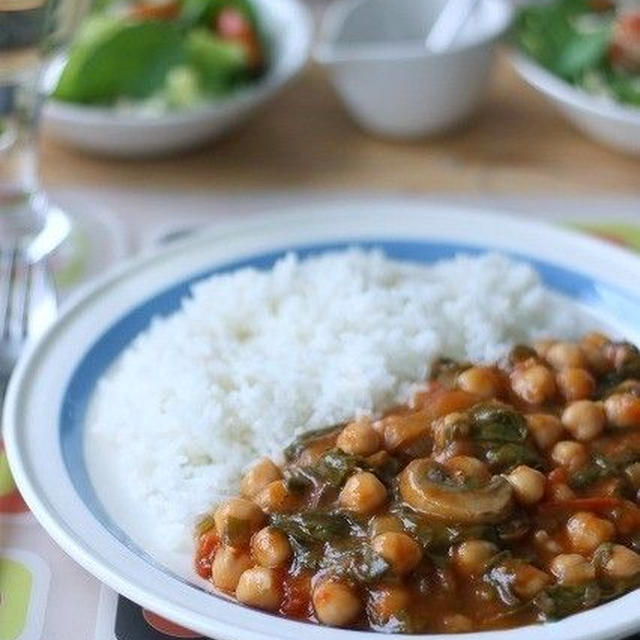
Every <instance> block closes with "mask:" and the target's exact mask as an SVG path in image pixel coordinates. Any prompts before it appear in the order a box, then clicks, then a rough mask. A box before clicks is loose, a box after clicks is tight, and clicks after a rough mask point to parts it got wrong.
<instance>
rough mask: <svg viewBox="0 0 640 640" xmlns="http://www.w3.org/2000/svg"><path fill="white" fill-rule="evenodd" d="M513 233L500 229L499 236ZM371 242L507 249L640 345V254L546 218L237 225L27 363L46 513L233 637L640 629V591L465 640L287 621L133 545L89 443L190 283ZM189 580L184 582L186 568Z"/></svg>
mask: <svg viewBox="0 0 640 640" xmlns="http://www.w3.org/2000/svg"><path fill="white" fill-rule="evenodd" d="M498 230H499V231H498ZM354 244H358V245H361V246H364V247H371V246H376V247H379V248H380V249H383V250H384V251H385V252H387V253H388V255H389V256H390V257H393V258H396V259H400V260H407V261H413V262H423V263H429V262H433V261H435V260H438V259H443V258H447V257H451V256H453V255H455V254H456V253H458V252H466V253H478V252H483V251H487V250H498V251H503V252H507V253H509V254H511V255H512V256H514V257H517V258H518V259H520V260H524V261H526V262H528V263H530V264H531V265H532V266H533V267H534V268H535V269H536V270H537V271H538V272H539V273H540V276H541V278H542V279H543V280H544V282H545V283H546V284H547V285H548V286H549V287H551V288H553V289H554V290H555V291H556V292H557V293H560V294H563V295H565V296H567V297H569V298H571V299H573V300H574V301H575V303H577V304H579V305H581V307H582V308H583V309H584V311H585V313H587V314H589V315H591V316H592V317H594V318H596V319H597V320H598V321H599V322H601V323H602V324H603V326H605V327H607V328H610V329H611V331H613V332H614V333H620V334H621V335H624V336H627V337H628V338H629V339H630V340H632V341H634V342H637V341H638V339H639V338H640V295H639V294H638V287H637V283H638V279H639V278H640V259H639V258H638V257H637V256H635V255H632V254H631V253H629V252H626V251H624V250H622V249H619V248H617V247H614V246H612V245H607V244H605V243H603V242H600V241H597V240H594V239H592V238H588V237H586V236H582V235H579V234H577V233H574V232H570V231H567V230H564V229H561V228H554V227H551V226H548V225H544V224H541V223H539V222H536V223H533V222H523V221H520V220H517V219H514V218H510V217H508V216H498V215H490V214H487V213H486V212H483V211H474V210H472V209H471V210H469V209H465V208H447V207H443V206H441V205H434V204H428V203H426V204H425V203H420V202H416V201H409V200H401V199H398V200H392V201H380V200H361V201H352V202H351V203H346V202H341V203H334V204H318V205H314V206H312V207H311V206H307V207H304V208H303V209H301V210H299V211H297V212H292V213H290V214H284V213H282V212H280V213H278V214H277V215H273V216H270V217H264V218H263V217H259V216H258V217H254V218H252V219H251V220H244V221H234V222H231V223H229V224H227V225H217V226H216V227H215V228H212V229H211V230H209V231H207V232H205V233H204V234H202V235H199V236H193V237H191V238H189V239H187V240H185V241H182V242H177V243H175V244H172V245H169V246H167V247H165V248H163V249H161V250H160V251H156V252H152V253H149V254H147V255H145V256H142V257H140V258H137V259H136V260H135V261H133V262H131V263H129V264H128V265H124V266H123V267H121V268H119V269H118V270H117V271H112V272H111V273H109V274H106V275H104V276H103V277H102V278H101V279H100V280H99V281H96V282H94V283H93V284H91V285H89V286H88V287H87V288H86V289H85V290H84V291H83V292H81V293H80V294H78V296H76V298H75V299H74V300H72V301H70V302H69V303H68V304H67V306H66V308H65V310H63V312H62V313H61V315H60V317H59V319H58V321H57V322H56V323H55V325H54V326H53V327H52V328H51V329H50V330H49V332H48V333H47V334H46V335H45V336H44V337H43V338H42V339H41V341H40V342H39V343H38V344H37V345H33V346H32V347H31V348H30V351H29V353H27V354H26V357H24V358H23V359H21V361H20V363H19V365H18V368H17V370H16V372H15V374H14V376H13V378H12V380H11V383H10V385H9V390H8V393H7V398H6V401H5V405H4V415H3V427H4V432H3V436H4V443H5V446H6V450H7V454H8V458H9V463H10V465H11V469H12V471H13V473H14V477H15V479H16V482H17V483H18V486H19V488H20V491H21V493H22V495H23V497H24V498H25V500H26V501H27V503H28V505H29V507H30V508H31V509H32V511H33V513H34V515H35V516H36V517H37V518H38V519H39V521H40V522H41V523H42V525H43V526H44V527H45V528H46V529H47V531H48V532H49V533H50V534H51V536H52V537H53V538H54V539H55V541H56V542H57V543H58V544H59V545H60V546H61V547H62V548H63V549H64V550H65V551H67V552H68V553H69V555H70V556H71V557H72V558H74V559H75V560H76V561H77V562H79V563H80V564H82V565H83V566H84V567H85V568H86V569H87V570H88V571H90V572H91V573H93V574H94V575H95V576H97V577H98V578H99V579H101V580H103V581H104V582H106V583H107V584H108V585H110V586H111V587H112V588H113V589H115V590H116V591H118V592H120V593H122V594H124V595H125V596H127V597H128V598H130V599H132V600H134V601H136V602H138V603H140V604H141V605H143V606H145V607H146V608H148V609H151V610H152V611H155V612H156V613H158V614H160V615H162V616H164V617H166V618H169V619H171V620H174V621H175V622H177V623H179V624H182V625H184V626H186V627H190V628H192V629H194V630H196V631H198V632H200V633H202V634H204V635H206V636H208V637H212V638H216V639H217V640H301V639H304V640H383V639H384V640H386V639H392V638H393V639H394V640H551V639H553V640H556V639H557V640H605V639H607V640H608V639H614V638H622V637H624V636H625V635H630V634H631V633H633V632H636V631H637V630H638V629H639V628H640V590H635V591H633V592H631V593H629V594H627V595H625V596H623V597H621V598H618V599H616V600H613V601H611V602H608V603H607V604H603V605H601V606H600V607H597V608H595V609H592V610H590V611H586V612H584V613H580V614H578V615H575V616H572V617H569V618H566V619H564V620H561V621H559V622H554V623H549V624H545V625H531V626H527V627H522V628H519V629H511V630H506V631H490V632H484V633H471V634H456V635H455V637H453V638H452V636H451V635H442V634H436V635H420V636H406V635H397V634H387V635H384V636H382V635H380V634H379V633H374V632H365V631H353V630H343V629H330V628H326V627H322V626H319V625H313V624H307V623H303V622H300V621H293V620H286V619H283V618H279V617H276V616H273V615H270V614H267V613H264V612H261V611H256V610H253V609H249V608H246V607H243V606H241V605H239V604H237V603H234V602H230V601H229V600H228V599H224V598H221V597H219V595H216V594H210V593H208V592H206V591H204V590H202V589H201V588H200V587H199V586H198V584H197V582H196V583H194V582H195V581H194V576H193V568H192V565H191V558H190V557H189V556H187V558H186V560H185V563H184V565H183V566H182V569H180V568H178V567H176V568H175V569H174V570H173V571H170V570H168V566H167V558H166V556H158V555H156V559H155V560H153V559H152V558H151V557H150V555H149V554H152V553H153V550H152V549H149V548H147V547H143V548H140V547H139V546H138V545H137V544H135V543H134V541H133V539H132V537H131V536H132V534H133V530H134V529H135V528H136V526H139V524H140V521H139V515H140V514H139V511H140V510H136V509H126V510H124V513H122V514H120V515H117V514H118V508H117V506H116V505H118V504H119V502H120V501H121V498H122V495H121V491H120V490H119V489H118V484H117V482H116V481H115V478H114V477H113V476H112V475H108V474H105V475H104V476H103V477H104V481H99V480H97V476H96V471H98V470H97V469H96V466H95V465H96V464H97V466H98V467H100V464H103V465H107V466H108V464H109V459H108V456H104V457H103V458H102V460H101V461H100V460H98V461H97V462H96V461H94V462H92V460H91V457H90V456H88V455H87V451H86V446H85V444H84V442H83V441H84V435H83V434H84V432H85V429H86V426H87V420H88V419H89V418H88V417H87V411H88V407H89V403H90V399H91V397H92V394H93V393H94V391H95V389H96V385H97V384H99V380H100V378H101V376H102V375H103V373H104V372H105V371H107V370H108V368H109V367H110V366H111V365H112V363H113V362H114V361H115V359H116V358H118V356H119V355H120V354H121V353H122V352H123V350H124V349H126V348H127V346H128V345H129V344H131V342H132V341H133V340H135V338H136V336H137V335H139V333H140V332H141V331H143V330H144V329H145V328H146V327H147V326H148V325H149V323H150V322H151V321H152V318H153V317H155V316H162V315H167V314H169V313H171V312H172V311H174V310H176V309H177V308H178V306H179V304H180V300H181V298H182V297H183V296H185V295H187V293H188V291H189V288H190V286H191V285H192V284H193V283H194V282H195V281H197V280H198V279H200V278H202V277H204V276H206V275H208V274H210V273H213V272H221V271H226V270H229V269H231V268H237V267H240V266H253V267H256V268H267V267H269V266H270V265H272V264H273V262H274V260H275V259H276V258H277V257H280V256H282V255H283V252H286V251H287V250H294V249H295V250H297V251H298V252H299V253H300V255H302V256H305V255H309V254H310V253H314V252H318V251H323V250H327V249H330V248H337V247H346V246H352V245H354ZM176 571H177V573H176Z"/></svg>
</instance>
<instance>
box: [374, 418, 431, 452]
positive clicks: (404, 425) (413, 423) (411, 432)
mask: <svg viewBox="0 0 640 640" xmlns="http://www.w3.org/2000/svg"><path fill="white" fill-rule="evenodd" d="M382 422H383V424H384V426H383V439H384V448H385V449H386V450H387V451H396V450H397V449H399V448H400V447H402V446H404V445H407V444H409V443H411V442H414V441H415V440H417V439H418V438H420V437H421V436H423V435H425V434H426V433H427V432H428V430H429V418H428V417H427V416H426V415H425V414H424V413H423V412H420V411H417V412H416V413H407V414H405V415H392V416H388V417H387V418H384V419H383V420H382Z"/></svg>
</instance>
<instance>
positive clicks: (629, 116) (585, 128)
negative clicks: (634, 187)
mask: <svg viewBox="0 0 640 640" xmlns="http://www.w3.org/2000/svg"><path fill="white" fill-rule="evenodd" d="M511 61H512V63H513V66H514V68H515V70H516V71H517V73H518V74H519V75H520V77H521V78H522V79H523V80H525V82H527V83H528V84H529V85H531V86H532V87H533V88H534V89H536V90H537V91H538V92H540V93H541V94H542V95H544V96H545V98H547V99H548V100H549V101H550V102H551V103H553V105H554V106H555V107H556V108H557V109H558V110H559V111H560V112H561V113H562V114H563V115H564V116H565V118H567V120H569V122H571V123H572V124H573V125H574V126H575V127H576V128H577V129H579V130H580V131H582V132H584V133H585V134H586V135H587V136H589V137H590V138H592V139H593V140H596V141H597V142H600V143H602V144H604V145H606V146H608V147H611V148H612V149H615V150H617V151H622V152H624V153H629V154H632V155H636V156H640V109H638V108H637V107H633V106H625V105H623V104H620V103H617V102H614V101H613V100H611V99H610V98H607V97H603V96H597V95H591V94H589V93H587V92H586V91H584V90H581V89H578V88H576V87H573V86H572V85H570V84H569V83H567V82H565V81H564V80H562V79H561V78H559V77H557V76H555V75H554V74H552V73H551V72H550V71H547V70H546V69H544V68H543V67H542V66H540V65H538V64H536V63H535V62H533V61H532V60H531V59H530V58H529V57H527V56H525V55H523V54H521V53H513V54H512V56H511Z"/></svg>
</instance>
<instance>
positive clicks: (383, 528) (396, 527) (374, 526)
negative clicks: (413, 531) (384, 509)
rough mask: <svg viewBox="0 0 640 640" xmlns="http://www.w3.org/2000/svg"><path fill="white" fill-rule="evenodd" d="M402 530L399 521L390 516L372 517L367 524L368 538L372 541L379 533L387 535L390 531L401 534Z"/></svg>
mask: <svg viewBox="0 0 640 640" xmlns="http://www.w3.org/2000/svg"><path fill="white" fill-rule="evenodd" d="M402 530H403V528H402V523H401V522H400V520H399V519H398V518H397V517H396V516H394V515H391V514H384V515H380V516H374V517H373V518H371V521H370V522H369V536H370V538H371V539H372V540H373V538H375V537H376V536H379V535H380V534H381V533H389V532H390V531H393V532H395V533H401V532H402Z"/></svg>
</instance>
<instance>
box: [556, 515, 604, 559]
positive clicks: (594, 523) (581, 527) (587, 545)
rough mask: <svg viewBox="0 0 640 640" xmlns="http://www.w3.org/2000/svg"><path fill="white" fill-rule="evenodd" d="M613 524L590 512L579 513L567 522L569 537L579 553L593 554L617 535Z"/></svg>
mask: <svg viewBox="0 0 640 640" xmlns="http://www.w3.org/2000/svg"><path fill="white" fill-rule="evenodd" d="M615 532H616V530H615V527H614V526H613V524H611V522H609V521H608V520H605V519H604V518H598V516H596V515H594V514H593V513H590V512H588V511H579V512H578V513H575V514H574V515H572V516H571V517H570V518H569V520H568V521H567V535H568V537H569V541H570V542H571V546H572V547H573V548H574V549H575V550H576V551H577V552H578V553H592V552H593V551H595V550H596V549H597V548H598V547H599V546H600V545H601V544H602V543H603V542H609V541H610V540H612V539H613V537H614V535H615Z"/></svg>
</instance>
